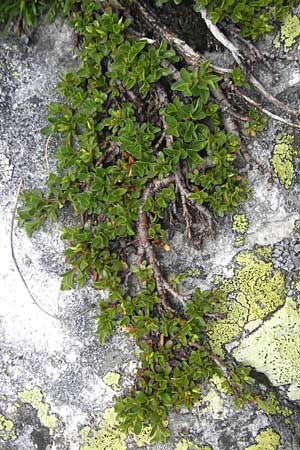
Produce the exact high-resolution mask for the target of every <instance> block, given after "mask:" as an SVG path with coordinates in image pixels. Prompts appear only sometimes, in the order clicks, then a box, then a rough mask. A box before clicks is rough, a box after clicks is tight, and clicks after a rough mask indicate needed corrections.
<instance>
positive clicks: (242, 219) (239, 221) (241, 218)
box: [232, 214, 249, 247]
mask: <svg viewBox="0 0 300 450" xmlns="http://www.w3.org/2000/svg"><path fill="white" fill-rule="evenodd" d="M248 225H249V224H248V219H247V216H246V214H235V215H234V216H233V222H232V231H233V232H234V233H235V241H234V246H235V247H241V246H242V245H244V243H245V234H246V231H247V229H248Z"/></svg>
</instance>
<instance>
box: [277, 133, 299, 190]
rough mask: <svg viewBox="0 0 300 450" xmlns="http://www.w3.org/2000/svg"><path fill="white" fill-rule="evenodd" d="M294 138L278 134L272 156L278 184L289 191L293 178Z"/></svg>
mask: <svg viewBox="0 0 300 450" xmlns="http://www.w3.org/2000/svg"><path fill="white" fill-rule="evenodd" d="M293 143H294V137H293V136H292V135H290V134H285V133H280V134H278V136H277V138H276V144H275V147H274V152H273V156H272V166H273V169H274V172H275V175H276V177H277V178H278V179H279V182H280V184H282V186H284V187H285V188H286V189H290V187H291V185H292V181H293V177H294V156H295V155H296V153H297V152H296V151H295V149H294V147H293Z"/></svg>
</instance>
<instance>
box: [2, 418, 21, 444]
mask: <svg viewBox="0 0 300 450" xmlns="http://www.w3.org/2000/svg"><path fill="white" fill-rule="evenodd" d="M16 439H17V436H16V434H15V426H14V423H13V421H12V420H10V419H7V418H6V417H5V416H3V415H2V414H0V440H2V441H15V440H16Z"/></svg>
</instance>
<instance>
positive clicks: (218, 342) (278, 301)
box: [208, 247, 285, 356]
mask: <svg viewBox="0 0 300 450" xmlns="http://www.w3.org/2000/svg"><path fill="white" fill-rule="evenodd" d="M235 262H236V270H235V275H234V277H233V278H231V279H229V280H225V281H224V282H223V284H222V289H223V290H224V292H225V293H227V295H228V300H227V301H226V302H225V303H224V305H223V306H222V308H221V310H222V312H223V313H224V314H225V315H226V317H225V318H224V319H221V320H217V321H214V322H213V323H212V324H211V325H210V327H209V329H208V334H209V336H210V342H211V346H212V349H213V351H214V352H215V353H216V354H217V355H219V356H224V348H223V347H224V344H226V343H229V342H231V341H232V340H234V339H235V338H236V337H237V336H238V335H239V333H240V332H241V331H242V330H243V329H244V328H245V327H246V326H247V327H248V329H251V328H253V327H252V323H253V324H254V325H255V326H256V325H257V324H259V319H263V318H264V317H266V316H267V315H268V314H269V313H271V312H273V311H274V310H275V309H277V308H278V307H279V306H280V305H282V304H283V303H284V293H285V286H284V277H283V275H282V274H281V272H279V271H276V270H274V268H273V265H272V261H271V257H270V249H269V247H256V248H255V249H254V250H253V251H249V250H245V251H242V252H240V253H239V254H238V255H236V257H235Z"/></svg>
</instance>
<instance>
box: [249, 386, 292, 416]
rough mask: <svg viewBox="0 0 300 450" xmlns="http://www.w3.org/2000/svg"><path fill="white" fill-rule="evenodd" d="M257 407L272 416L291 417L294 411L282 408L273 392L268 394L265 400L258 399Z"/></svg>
mask: <svg viewBox="0 0 300 450" xmlns="http://www.w3.org/2000/svg"><path fill="white" fill-rule="evenodd" d="M256 405H257V407H258V409H261V410H262V411H264V412H265V413H266V414H268V415H270V416H282V417H289V416H291V415H292V414H293V411H292V410H291V409H289V408H287V407H282V406H281V405H280V403H279V401H278V400H277V398H276V395H275V394H274V393H273V392H268V393H267V395H266V396H265V398H263V397H257V398H256Z"/></svg>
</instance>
